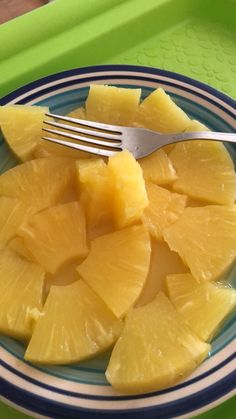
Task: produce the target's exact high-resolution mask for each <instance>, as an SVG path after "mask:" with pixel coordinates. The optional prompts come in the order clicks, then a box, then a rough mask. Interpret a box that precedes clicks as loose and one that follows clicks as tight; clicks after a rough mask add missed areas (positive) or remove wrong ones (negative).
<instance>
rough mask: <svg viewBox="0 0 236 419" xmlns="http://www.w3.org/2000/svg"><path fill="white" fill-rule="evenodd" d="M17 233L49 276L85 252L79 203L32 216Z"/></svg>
mask: <svg viewBox="0 0 236 419" xmlns="http://www.w3.org/2000/svg"><path fill="white" fill-rule="evenodd" d="M18 234H19V235H20V236H21V237H23V239H24V242H25V244H26V247H27V248H28V249H30V252H31V253H32V254H33V256H34V257H35V259H36V260H37V261H38V262H39V263H40V264H41V265H42V266H43V267H44V268H45V270H46V271H47V272H49V273H55V272H56V271H57V270H58V269H59V268H60V267H61V266H62V265H63V264H65V263H66V262H68V261H70V260H73V259H76V258H80V257H84V256H86V254H87V252H88V248H87V244H86V226H85V217H84V213H83V210H82V208H81V205H80V204H79V203H78V202H69V203H68V204H62V205H57V206H56V207H51V208H48V209H46V210H44V211H41V212H39V213H38V214H35V215H33V216H32V217H31V218H30V219H29V222H28V223H27V224H24V225H22V226H21V227H20V229H19V231H18Z"/></svg>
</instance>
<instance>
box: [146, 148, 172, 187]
mask: <svg viewBox="0 0 236 419" xmlns="http://www.w3.org/2000/svg"><path fill="white" fill-rule="evenodd" d="M139 164H140V166H141V167H142V169H143V177H144V179H145V180H146V181H148V182H152V183H157V184H158V185H171V184H172V183H173V182H174V181H175V180H176V179H177V175H176V171H175V169H174V167H173V164H172V163H171V160H170V159H169V157H168V156H167V154H166V153H165V151H164V150H162V149H161V150H157V151H154V153H152V154H150V155H149V156H147V157H144V158H143V159H140V160H139Z"/></svg>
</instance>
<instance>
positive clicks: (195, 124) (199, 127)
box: [184, 119, 210, 132]
mask: <svg viewBox="0 0 236 419" xmlns="http://www.w3.org/2000/svg"><path fill="white" fill-rule="evenodd" d="M184 131H185V132H197V131H210V130H209V128H207V127H206V125H204V124H202V123H201V122H199V121H196V120H195V119H192V120H191V121H190V123H189V125H188V126H187V128H186V129H185V130H184Z"/></svg>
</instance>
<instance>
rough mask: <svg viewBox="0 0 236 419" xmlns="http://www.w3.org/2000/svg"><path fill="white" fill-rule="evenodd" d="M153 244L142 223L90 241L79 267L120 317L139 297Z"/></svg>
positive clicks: (88, 281)
mask: <svg viewBox="0 0 236 419" xmlns="http://www.w3.org/2000/svg"><path fill="white" fill-rule="evenodd" d="M150 255H151V244H150V239H149V236H148V233H147V232H146V231H145V229H144V227H143V226H133V227H129V228H126V229H124V230H120V231H116V232H114V233H111V234H107V235H105V236H101V237H98V238H97V239H95V240H94V241H92V242H91V251H90V253H89V255H88V257H87V259H86V260H85V261H84V262H83V263H82V264H81V265H79V266H78V268H77V271H78V273H79V274H80V275H81V276H82V278H83V279H84V280H85V281H86V282H87V283H88V285H89V286H91V288H92V289H93V290H94V291H95V292H96V294H97V295H99V296H100V297H101V298H102V299H103V300H104V302H105V303H106V304H107V306H108V307H109V308H110V310H112V311H113V313H114V314H115V315H116V316H117V317H121V316H123V315H124V314H125V313H126V312H127V310H128V309H129V308H130V307H131V306H132V305H133V304H134V303H135V301H136V300H137V298H138V297H139V295H140V293H141V291H142V289H143V286H144V283H145V280H146V277H147V275H148V270H149V262H150Z"/></svg>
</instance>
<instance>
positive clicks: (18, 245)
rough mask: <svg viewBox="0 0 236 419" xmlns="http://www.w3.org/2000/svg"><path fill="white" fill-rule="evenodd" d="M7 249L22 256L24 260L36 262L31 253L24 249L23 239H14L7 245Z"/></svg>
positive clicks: (17, 237)
mask: <svg viewBox="0 0 236 419" xmlns="http://www.w3.org/2000/svg"><path fill="white" fill-rule="evenodd" d="M8 246H9V248H10V249H12V250H14V251H15V252H16V253H18V254H19V255H20V256H23V257H24V258H25V259H27V260H29V261H31V262H36V260H35V258H34V256H33V255H32V253H31V251H30V250H29V249H28V248H27V247H26V245H25V242H24V239H23V238H22V237H19V236H16V237H14V238H13V239H12V240H11V241H10V242H9V244H8Z"/></svg>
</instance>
